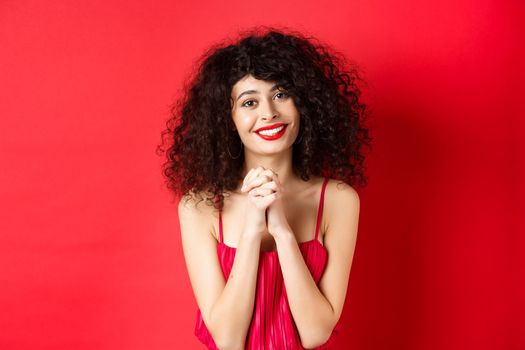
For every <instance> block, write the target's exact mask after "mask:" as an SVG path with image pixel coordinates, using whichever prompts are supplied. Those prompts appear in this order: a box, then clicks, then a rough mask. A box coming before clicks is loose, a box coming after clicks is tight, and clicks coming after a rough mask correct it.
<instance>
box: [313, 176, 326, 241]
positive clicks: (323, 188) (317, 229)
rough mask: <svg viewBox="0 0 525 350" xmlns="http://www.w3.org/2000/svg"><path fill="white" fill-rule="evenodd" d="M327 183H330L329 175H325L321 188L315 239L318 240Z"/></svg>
mask: <svg viewBox="0 0 525 350" xmlns="http://www.w3.org/2000/svg"><path fill="white" fill-rule="evenodd" d="M327 183H328V177H325V178H324V181H323V187H322V188H321V198H320V199H319V208H318V209H317V223H316V224H315V237H314V240H316V241H317V237H319V226H320V225H321V217H322V215H323V203H324V192H325V188H326V184H327Z"/></svg>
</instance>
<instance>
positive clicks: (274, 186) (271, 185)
mask: <svg viewBox="0 0 525 350" xmlns="http://www.w3.org/2000/svg"><path fill="white" fill-rule="evenodd" d="M259 188H269V189H271V190H273V191H278V190H279V185H277V183H275V181H270V182H267V183H265V184H262V185H261V186H259Z"/></svg>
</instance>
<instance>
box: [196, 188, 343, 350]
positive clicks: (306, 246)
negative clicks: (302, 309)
mask: <svg viewBox="0 0 525 350" xmlns="http://www.w3.org/2000/svg"><path fill="white" fill-rule="evenodd" d="M327 182H328V178H325V179H324V182H323V186H322V189H321V196H320V200H319V207H318V210H317V224H316V228H315V234H314V239H312V240H309V241H306V242H301V243H299V249H300V251H301V253H302V255H303V257H304V261H305V263H306V265H307V266H308V269H309V270H310V273H311V274H312V277H313V279H314V281H315V283H316V284H317V285H319V281H320V280H321V277H322V275H323V272H324V269H325V267H326V262H327V258H328V252H327V250H326V248H325V247H324V246H323V245H322V244H321V242H319V240H318V238H317V237H318V234H319V225H320V222H321V215H322V212H323V202H324V201H323V199H324V192H325V187H326V183H327ZM219 232H220V241H219V243H218V244H217V254H218V257H219V262H220V264H221V268H222V272H223V275H224V278H225V280H226V281H227V280H228V277H229V274H230V271H231V269H232V266H233V259H234V257H235V250H236V248H234V247H230V246H227V245H226V244H224V243H223V234H222V217H221V215H220V212H219ZM254 304H255V305H254V310H253V316H252V321H251V324H250V327H249V328H248V333H247V335H246V342H245V349H253V350H255V349H261V350H262V349H265V350H266V349H268V350H274V349H275V350H281V349H282V350H284V349H293V350H296V349H304V348H303V347H302V346H301V341H300V338H299V333H298V331H297V328H296V326H295V323H294V321H293V317H292V313H291V310H290V306H289V304H288V299H287V296H286V289H285V284H284V280H283V275H282V272H281V268H280V265H279V256H278V254H277V251H261V254H260V257H259V268H258V274H257V286H256V290H255V300H254ZM339 331H340V323H339V322H338V323H337V325H336V327H335V328H334V330H333V332H332V334H331V336H330V338H329V339H328V341H327V342H326V343H324V344H323V345H321V346H320V347H317V348H316V349H329V348H330V347H331V345H333V342H334V339H335V335H336V334H337V333H338V332H339ZM195 336H196V337H197V338H198V339H199V340H200V341H201V342H202V343H204V344H205V345H206V346H207V347H208V349H213V350H216V349H217V346H216V345H215V342H214V341H213V338H212V336H211V334H210V333H209V331H208V329H207V328H206V325H205V324H204V321H203V319H202V315H201V312H200V309H197V321H196V324H195Z"/></svg>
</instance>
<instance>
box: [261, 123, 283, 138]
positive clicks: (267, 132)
mask: <svg viewBox="0 0 525 350" xmlns="http://www.w3.org/2000/svg"><path fill="white" fill-rule="evenodd" d="M283 128H284V125H281V126H279V127H277V128H275V129H269V130H261V131H258V133H259V134H262V135H265V136H273V135H275V134H277V133H278V132H279V131H281V130H282V129H283Z"/></svg>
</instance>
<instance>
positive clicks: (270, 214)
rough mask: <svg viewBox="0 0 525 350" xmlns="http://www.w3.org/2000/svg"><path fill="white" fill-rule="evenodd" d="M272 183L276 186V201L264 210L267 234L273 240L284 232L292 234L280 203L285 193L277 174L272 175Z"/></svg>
mask: <svg viewBox="0 0 525 350" xmlns="http://www.w3.org/2000/svg"><path fill="white" fill-rule="evenodd" d="M272 179H273V182H274V183H275V184H276V186H277V189H276V192H275V193H276V195H277V196H276V197H277V198H276V199H275V200H274V201H273V202H272V204H271V205H270V206H269V207H268V209H267V210H266V214H267V218H268V222H267V224H266V225H267V227H268V232H269V233H270V234H271V235H272V236H274V238H277V235H279V234H282V233H284V232H292V229H291V227H290V225H289V224H288V220H287V219H286V215H285V213H284V206H283V201H282V196H283V193H284V192H286V189H285V187H284V186H283V185H282V184H281V182H280V181H279V178H278V176H277V174H275V173H273V174H272Z"/></svg>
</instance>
